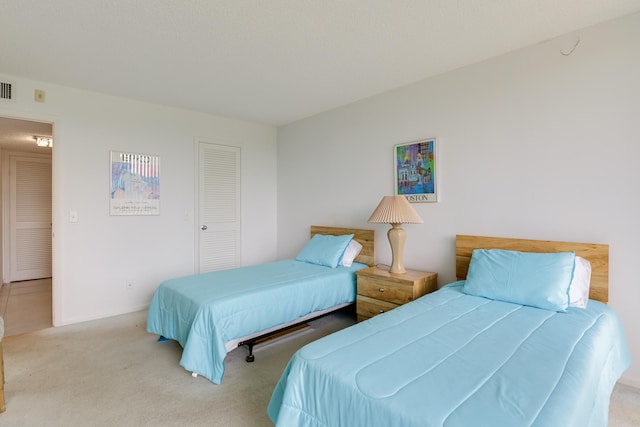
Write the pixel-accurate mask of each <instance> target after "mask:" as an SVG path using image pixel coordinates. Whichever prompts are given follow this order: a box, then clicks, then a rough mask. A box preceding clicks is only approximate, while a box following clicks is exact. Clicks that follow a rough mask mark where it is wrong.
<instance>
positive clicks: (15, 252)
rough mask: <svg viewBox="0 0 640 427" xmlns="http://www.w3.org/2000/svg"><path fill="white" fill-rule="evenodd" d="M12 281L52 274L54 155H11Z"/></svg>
mask: <svg viewBox="0 0 640 427" xmlns="http://www.w3.org/2000/svg"><path fill="white" fill-rule="evenodd" d="M9 164H10V166H9V174H10V202H9V203H10V205H11V206H10V214H9V215H10V234H11V247H10V248H11V249H10V252H11V268H10V277H9V281H10V282H15V281H19V280H32V279H41V278H44V277H51V159H43V158H29V157H11V160H10V162H9Z"/></svg>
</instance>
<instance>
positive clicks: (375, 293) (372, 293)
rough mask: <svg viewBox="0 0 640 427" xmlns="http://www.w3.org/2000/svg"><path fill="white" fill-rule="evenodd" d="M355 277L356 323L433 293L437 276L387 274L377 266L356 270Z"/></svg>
mask: <svg viewBox="0 0 640 427" xmlns="http://www.w3.org/2000/svg"><path fill="white" fill-rule="evenodd" d="M356 275H357V276H358V296H357V304H356V311H357V313H358V322H361V321H363V320H366V319H368V318H370V317H373V316H375V315H376V314H380V313H384V312H385V311H389V310H393V309H394V308H396V307H398V306H401V305H402V304H406V303H408V302H410V301H413V300H414V299H416V298H419V297H421V296H422V295H425V294H428V293H429V292H433V291H435V290H436V289H437V281H438V273H430V272H428V271H418V270H407V272H406V273H404V274H391V273H389V271H388V269H384V268H378V267H369V268H365V269H363V270H358V271H357V272H356Z"/></svg>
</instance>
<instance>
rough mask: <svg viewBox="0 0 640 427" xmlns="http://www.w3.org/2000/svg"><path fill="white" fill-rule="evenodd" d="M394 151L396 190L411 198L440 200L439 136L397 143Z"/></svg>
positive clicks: (413, 200) (410, 199)
mask: <svg viewBox="0 0 640 427" xmlns="http://www.w3.org/2000/svg"><path fill="white" fill-rule="evenodd" d="M393 151H394V160H395V163H394V172H395V187H396V194H397V195H399V196H405V197H406V198H407V200H408V201H409V202H437V201H438V176H437V174H436V172H437V153H436V139H435V138H428V139H423V140H419V141H413V142H407V143H405V144H397V145H396V146H394V148H393Z"/></svg>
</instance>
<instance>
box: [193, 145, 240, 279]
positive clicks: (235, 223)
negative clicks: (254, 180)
mask: <svg viewBox="0 0 640 427" xmlns="http://www.w3.org/2000/svg"><path fill="white" fill-rule="evenodd" d="M198 205H199V207H198V223H197V224H198V231H197V232H198V242H199V243H198V251H199V256H198V259H199V265H198V271H199V272H200V273H205V272H208V271H214V270H224V269H228V268H234V267H239V266H240V148H239V147H230V146H226V145H218V144H211V143H208V142H199V143H198Z"/></svg>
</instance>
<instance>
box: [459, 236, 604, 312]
mask: <svg viewBox="0 0 640 427" xmlns="http://www.w3.org/2000/svg"><path fill="white" fill-rule="evenodd" d="M474 249H506V250H511V251H520V252H570V251H574V252H575V253H576V255H578V256H581V257H582V258H584V259H586V260H588V261H589V262H590V263H591V287H590V289H589V298H590V299H594V300H597V301H600V302H603V303H607V301H608V300H609V245H603V244H595V243H574V242H554V241H551V240H525V239H507V238H502V237H482V236H464V235H457V236H456V276H457V278H458V280H464V279H465V278H466V277H467V272H468V271H469V262H470V261H471V252H472V251H473V250H474Z"/></svg>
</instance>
